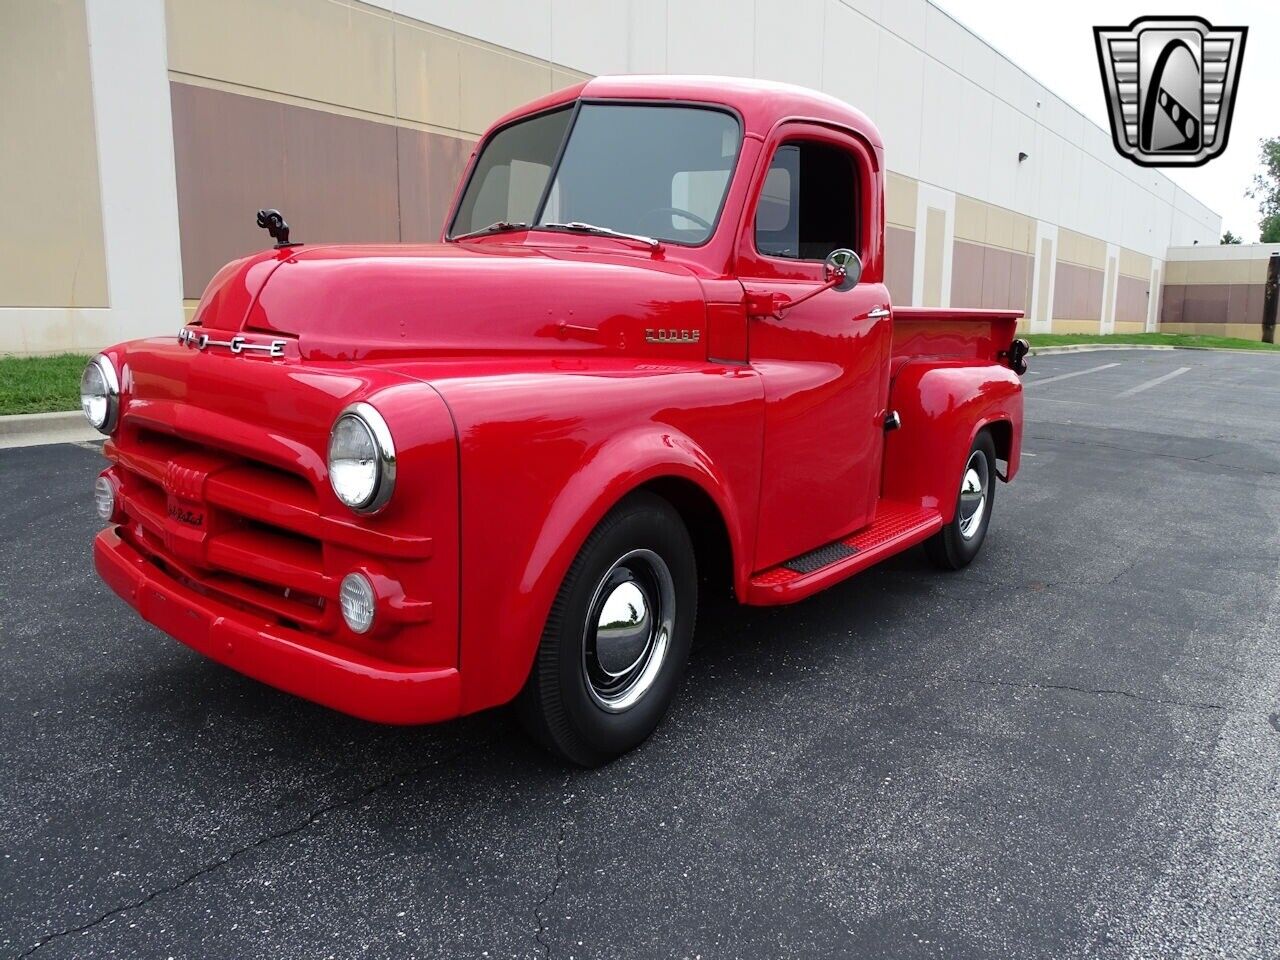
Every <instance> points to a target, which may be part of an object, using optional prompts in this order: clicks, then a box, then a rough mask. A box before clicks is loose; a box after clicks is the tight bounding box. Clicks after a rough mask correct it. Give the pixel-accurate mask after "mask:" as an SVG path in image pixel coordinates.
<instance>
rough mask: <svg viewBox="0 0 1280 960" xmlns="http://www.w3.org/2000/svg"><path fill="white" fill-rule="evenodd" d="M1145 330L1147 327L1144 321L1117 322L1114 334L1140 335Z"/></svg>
mask: <svg viewBox="0 0 1280 960" xmlns="http://www.w3.org/2000/svg"><path fill="white" fill-rule="evenodd" d="M1146 328H1147V325H1146V322H1145V321H1134V320H1117V321H1116V329H1115V332H1116V333H1142V332H1143V331H1144V330H1146Z"/></svg>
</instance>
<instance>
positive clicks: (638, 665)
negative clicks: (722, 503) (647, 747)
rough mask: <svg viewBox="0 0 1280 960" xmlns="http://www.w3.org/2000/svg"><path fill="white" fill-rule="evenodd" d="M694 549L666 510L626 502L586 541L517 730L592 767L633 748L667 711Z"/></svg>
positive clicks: (641, 499) (634, 498) (684, 637)
mask: <svg viewBox="0 0 1280 960" xmlns="http://www.w3.org/2000/svg"><path fill="white" fill-rule="evenodd" d="M697 595H698V579H697V570H696V566H695V563H694V552H693V542H692V541H691V540H690V538H689V532H688V530H687V529H685V526H684V523H683V522H682V521H681V519H680V516H679V514H677V513H676V511H675V510H674V509H673V508H672V507H671V505H670V504H668V503H667V501H665V500H663V499H661V498H660V497H657V496H654V495H652V494H649V493H644V492H640V493H635V494H633V495H631V496H630V497H628V498H627V499H626V500H624V501H623V502H622V503H621V504H619V505H618V506H617V507H615V508H614V509H613V510H612V511H611V512H610V513H609V515H608V516H606V517H605V518H604V520H602V521H601V522H600V525H599V526H598V527H596V529H595V530H594V531H593V532H592V534H591V536H590V537H588V538H587V542H586V543H585V544H583V546H582V549H581V550H580V551H579V553H578V556H577V557H576V558H575V559H574V562H573V565H572V566H571V567H570V568H569V572H568V574H566V576H565V579H564V582H563V583H562V584H561V586H560V592H559V593H558V594H557V596H556V600H555V603H554V604H553V605H552V608H551V613H550V615H549V616H548V617H547V624H546V628H545V629H544V630H543V634H542V641H541V643H540V644H539V647H538V653H537V657H536V658H535V660H534V664H533V669H532V670H531V671H530V674H529V679H528V681H527V682H526V684H525V688H524V690H523V692H522V693H521V695H520V703H519V713H520V717H521V720H522V722H523V724H524V726H525V729H526V730H528V731H529V733H530V735H532V737H533V738H534V739H535V740H537V741H538V742H539V743H541V744H542V745H543V746H544V747H546V748H547V749H548V750H550V751H551V752H552V753H554V754H556V755H558V756H560V757H561V758H562V759H565V760H568V761H570V762H572V763H576V764H579V765H581V766H585V767H593V766H598V765H600V764H602V763H606V762H607V761H609V760H612V759H613V758H615V757H617V756H619V755H620V754H623V753H625V752H626V751H628V750H630V749H632V748H633V747H636V746H638V745H639V744H640V743H642V742H643V741H644V740H645V738H646V737H648V736H649V734H650V733H652V732H653V730H654V728H655V727H657V725H658V722H659V721H660V720H661V719H662V716H663V714H665V713H666V712H667V708H668V707H669V706H670V705H671V701H672V700H673V699H674V697H675V694H676V688H677V686H678V685H679V680H680V675H681V674H682V673H683V672H684V665H685V661H686V659H687V658H688V655H689V646H690V643H691V642H692V639H693V624H694V618H695V616H696V609H697Z"/></svg>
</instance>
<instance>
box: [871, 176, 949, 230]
mask: <svg viewBox="0 0 1280 960" xmlns="http://www.w3.org/2000/svg"><path fill="white" fill-rule="evenodd" d="M919 192H920V191H919V188H918V187H917V185H916V182H915V181H914V180H912V179H911V178H910V177H904V176H901V175H900V174H897V173H890V174H889V176H888V179H887V180H886V184H885V206H884V218H885V221H886V222H888V223H892V224H895V225H897V226H899V227H906V228H907V229H908V230H911V231H912V232H914V231H915V228H916V205H917V199H918V198H917V195H918V194H919ZM957 199H958V198H957Z"/></svg>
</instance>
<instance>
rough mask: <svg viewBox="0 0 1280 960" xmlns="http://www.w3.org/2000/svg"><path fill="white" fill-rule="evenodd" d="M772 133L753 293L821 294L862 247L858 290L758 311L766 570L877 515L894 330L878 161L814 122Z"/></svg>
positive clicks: (760, 563)
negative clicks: (834, 256) (837, 265)
mask: <svg viewBox="0 0 1280 960" xmlns="http://www.w3.org/2000/svg"><path fill="white" fill-rule="evenodd" d="M771 140H772V145H771V149H770V150H766V151H765V152H764V153H763V154H762V156H763V157H767V158H768V160H767V162H766V163H764V165H763V166H762V168H761V170H760V171H759V172H758V174H757V178H756V181H757V182H756V194H755V196H756V203H755V207H754V211H753V213H752V215H751V216H750V217H749V218H747V220H746V221H745V223H746V226H745V227H744V230H743V235H742V237H741V239H740V242H739V250H738V275H739V278H740V279H741V281H742V284H743V287H744V288H745V289H746V291H747V293H748V301H749V302H751V301H753V300H757V301H758V299H759V298H761V297H764V298H768V297H770V296H773V298H774V302H775V303H776V302H785V301H786V300H794V299H798V298H799V297H801V296H802V295H803V294H805V293H808V292H810V291H812V290H813V289H814V288H815V287H817V286H819V285H821V284H822V283H823V280H824V276H823V260H824V259H825V258H826V256H827V254H828V253H830V252H831V251H832V250H834V249H838V248H840V247H848V248H851V249H853V250H854V251H856V252H857V253H858V255H859V256H860V257H861V258H862V260H863V264H864V270H863V278H862V280H861V282H860V283H859V284H858V285H857V286H855V287H853V288H852V289H851V290H847V291H840V290H836V289H831V290H825V291H823V292H822V293H819V294H817V295H816V296H814V297H812V298H811V299H808V300H805V301H804V302H803V303H800V304H798V305H797V306H796V307H795V308H794V309H791V310H787V309H785V306H784V307H783V309H782V310H781V311H779V312H781V317H778V316H768V315H760V316H756V317H753V318H751V319H750V321H749V323H750V330H749V344H750V347H749V350H750V360H751V364H752V366H754V367H755V369H756V370H757V371H758V372H759V373H760V376H761V379H762V382H763V384H764V390H765V424H764V463H763V471H762V482H761V497H760V516H759V533H758V538H757V543H756V557H755V564H754V566H755V568H756V569H757V570H759V569H763V568H765V567H769V566H773V565H775V564H777V563H781V562H783V561H785V560H788V559H790V558H792V557H795V556H798V555H800V554H802V553H805V552H807V551H809V550H812V549H814V548H816V547H820V546H823V545H824V544H827V543H830V542H831V541H833V540H837V539H839V538H841V537H843V536H846V535H848V534H849V533H851V532H853V531H855V530H858V529H860V528H862V527H864V526H866V525H867V524H869V523H870V522H871V520H872V519H873V517H874V515H875V508H876V502H877V499H878V496H879V491H880V465H881V457H882V453H883V447H884V433H883V418H884V412H885V411H884V406H885V402H886V397H887V394H888V378H889V350H890V340H891V336H890V318H889V309H888V308H889V294H888V291H887V290H886V288H885V286H884V283H883V279H884V266H883V257H882V253H881V246H880V239H879V238H880V229H881V224H882V216H883V214H882V211H881V207H880V203H881V201H880V197H879V189H880V187H879V184H880V181H879V178H878V175H877V173H876V164H877V162H878V158H877V157H876V156H875V154H874V153H873V152H872V151H871V150H870V149H869V148H867V147H866V146H865V145H864V144H863V143H861V142H860V141H858V140H856V139H855V138H854V137H852V136H846V135H844V134H842V133H838V132H835V131H832V130H828V129H826V128H823V127H816V126H813V125H809V124H790V125H784V126H783V127H781V128H780V129H779V130H778V131H776V132H775V135H774V136H773V137H771Z"/></svg>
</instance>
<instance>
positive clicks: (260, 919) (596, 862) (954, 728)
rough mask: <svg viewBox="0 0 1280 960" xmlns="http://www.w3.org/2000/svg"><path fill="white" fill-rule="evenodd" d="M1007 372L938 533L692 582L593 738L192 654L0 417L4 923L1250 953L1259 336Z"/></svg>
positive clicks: (604, 943) (1274, 647)
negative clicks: (591, 748) (658, 670)
mask: <svg viewBox="0 0 1280 960" xmlns="http://www.w3.org/2000/svg"><path fill="white" fill-rule="evenodd" d="M1184 368H1185V369H1184ZM1160 378H1164V379H1160ZM1026 380H1027V383H1028V387H1027V391H1026V394H1027V408H1028V420H1027V427H1026V441H1025V454H1024V456H1025V459H1024V461H1023V466H1022V472H1021V474H1020V475H1019V477H1018V478H1017V480H1016V482H1015V483H1014V484H1013V485H1011V486H1008V487H1005V486H1002V487H1000V488H999V490H998V492H997V497H996V503H995V515H994V521H993V526H992V529H991V532H990V535H989V537H988V539H987V542H986V544H985V546H984V548H983V551H982V553H981V555H980V556H979V558H978V560H977V561H976V562H975V563H974V564H973V565H972V566H971V567H969V568H968V569H966V570H964V571H962V572H960V573H956V574H949V575H946V574H942V573H939V572H936V571H934V570H933V569H932V568H930V567H929V566H928V565H927V563H926V561H925V559H924V557H923V554H922V553H921V552H920V551H919V550H913V551H911V552H909V553H907V554H905V555H903V556H901V557H899V558H896V559H895V560H893V561H891V562H890V563H888V564H887V565H884V566H881V567H879V568H876V569H874V570H872V571H870V572H868V573H865V574H863V575H861V576H859V577H856V578H855V579H853V580H851V581H849V582H848V583H846V584H844V585H841V586H839V587H836V588H835V589H833V590H831V591H828V592H827V593H825V594H822V595H819V596H817V597H815V598H813V599H812V600H809V601H807V602H805V603H803V604H800V605H798V606H795V607H791V608H779V609H769V610H764V609H760V610H752V609H745V608H744V609H739V608H734V607H726V606H722V607H713V609H712V610H711V611H710V612H708V613H706V614H704V616H703V618H702V620H701V622H700V624H699V629H698V635H697V637H696V639H695V645H694V652H693V656H692V661H691V664H690V669H689V674H688V679H687V682H686V683H685V685H684V688H683V691H682V693H681V696H680V698H679V699H678V701H677V703H676V705H675V707H674V709H673V712H672V714H671V715H670V716H669V717H668V719H667V721H666V722H665V723H664V724H663V725H662V727H661V728H660V729H659V731H658V733H657V734H656V735H655V736H654V737H653V738H652V739H651V740H650V741H649V742H648V743H647V744H646V745H644V746H643V747H642V748H641V749H639V750H637V751H636V752H634V753H633V754H630V755H628V756H627V757H625V758H623V759H621V760H619V761H618V762H616V763H614V764H612V765H610V766H608V767H605V768H603V769H600V770H595V771H579V770H572V771H571V770H566V769H565V768H563V767H561V766H558V765H557V764H555V763H554V762H552V761H551V760H549V759H548V758H546V757H545V756H544V755H542V754H541V753H540V752H538V751H537V750H536V749H535V748H533V747H532V746H531V745H530V744H529V743H528V742H527V741H526V740H525V739H524V738H523V736H522V735H521V734H520V732H519V730H518V729H517V728H516V726H515V724H514V722H513V721H512V719H511V718H510V717H509V716H508V715H507V714H506V713H505V712H503V711H495V712H492V713H488V714H484V715H480V716H476V717H471V718H467V719H464V720H461V721H458V722H453V723H446V724H442V725H439V726H433V727H423V728H411V729H405V728H389V727H379V726H374V725H371V724H367V723H363V722H360V721H357V720H353V719H349V718H346V717H343V716H341V715H339V714H336V713H333V712H330V711H328V710H325V709H323V708H321V707H317V706H313V705H311V704H308V703H306V702H303V701H301V700H298V699H295V698H293V697H290V696H288V695H286V694H283V693H279V692H276V691H275V690H272V689H270V688H268V687H266V686H263V685H261V684H258V683H256V682H254V681H252V680H249V679H246V678H244V677H241V676H239V675H237V674H235V673H233V672H231V671H229V670H227V669H225V668H223V667H220V666H218V665H216V664H213V663H211V662H208V661H206V660H204V659H203V658H201V657H200V656H199V655H197V654H195V653H194V652H192V651H190V650H188V649H187V648H186V647H183V646H182V645H180V644H178V643H177V642H175V641H172V640H169V639H168V638H166V637H165V636H163V635H161V634H160V633H158V632H157V631H155V630H153V629H152V628H150V627H149V626H147V625H146V624H144V623H142V622H141V621H140V620H139V619H138V618H137V617H136V616H135V615H134V613H133V612H132V611H131V610H130V609H128V608H127V607H126V606H125V605H124V604H123V603H122V602H120V601H119V600H117V599H116V598H115V597H114V596H113V595H112V594H111V593H110V592H109V591H108V590H107V589H106V587H104V586H103V585H102V584H101V583H100V582H99V581H98V580H97V578H96V576H95V575H94V574H93V573H92V572H91V570H90V562H89V544H90V540H91V538H92V536H93V533H94V531H95V529H96V528H97V521H96V519H95V517H94V516H93V508H92V501H91V496H90V485H91V483H92V480H93V478H94V476H95V475H96V473H97V472H98V470H99V469H100V466H101V458H100V455H99V454H98V452H97V450H96V447H95V446H94V445H91V444H86V445H72V444H62V445H56V446H47V447H35V448H27V449H16V450H0V658H2V659H0V665H2V668H3V669H2V672H0V956H3V957H27V956H35V957H39V958H55V957H121V958H130V960H136V958H150V957H161V958H163V957H199V958H222V957H226V958H232V957H307V958H318V957H326V956H332V957H341V958H346V957H364V956H368V957H378V958H387V957H424V958H428V957H429V958H440V957H452V956H464V957H492V958H499V957H529V958H538V957H556V958H567V957H577V958H612V957H617V958H648V957H655V958H657V957H661V958H668V957H690V958H692V957H701V958H708V960H710V958H720V957H733V958H736V957H743V958H772V957H797V958H823V957H833V958H834V957H840V958H845V957H860V956H866V957H895V958H896V957H963V958H969V957H1018V958H1030V957H1046V958H1048V957H1053V958H1060V957H1085V956H1089V957H1117V958H1126V957H1133V958H1137V957H1144V958H1145V957H1230V958H1232V960H1239V958H1250V957H1271V958H1273V957H1276V956H1277V955H1280V537H1278V535H1277V534H1278V531H1280V357H1273V356H1256V357H1255V356H1250V355H1242V354H1225V353H1200V352H1190V351H1170V352H1155V351H1115V352H1098V353H1084V354H1073V355H1056V356H1051V357H1039V358H1035V359H1034V360H1033V372H1032V373H1031V374H1029V375H1028V376H1027V378H1026ZM1156 381H1159V382H1156ZM1135 388H1141V389H1135Z"/></svg>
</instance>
